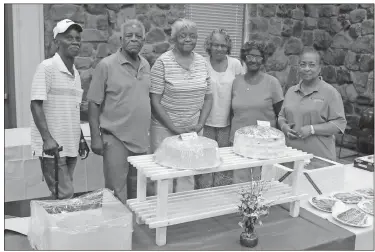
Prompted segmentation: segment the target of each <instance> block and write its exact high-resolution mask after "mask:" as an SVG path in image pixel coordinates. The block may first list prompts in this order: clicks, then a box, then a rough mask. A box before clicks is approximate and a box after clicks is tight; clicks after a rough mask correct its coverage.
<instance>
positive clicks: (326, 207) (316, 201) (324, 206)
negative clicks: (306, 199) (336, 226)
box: [311, 197, 337, 213]
mask: <svg viewBox="0 0 375 252" xmlns="http://www.w3.org/2000/svg"><path fill="white" fill-rule="evenodd" d="M336 202H337V200H335V199H330V198H328V197H327V198H323V197H313V198H312V199H311V204H312V205H313V206H314V207H316V208H317V209H319V210H322V211H324V212H329V213H332V207H333V206H334V205H335V203H336Z"/></svg>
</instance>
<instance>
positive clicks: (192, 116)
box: [150, 50, 212, 127]
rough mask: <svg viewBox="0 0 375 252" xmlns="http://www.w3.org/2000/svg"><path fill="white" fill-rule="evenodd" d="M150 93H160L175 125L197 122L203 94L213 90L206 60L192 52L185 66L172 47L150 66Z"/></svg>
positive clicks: (186, 125)
mask: <svg viewBox="0 0 375 252" xmlns="http://www.w3.org/2000/svg"><path fill="white" fill-rule="evenodd" d="M150 93H154V94H161V95H162V98H161V105H162V106H163V107H164V109H165V111H166V112H167V114H168V115H169V118H170V119H171V120H172V122H173V124H174V125H175V126H177V127H188V126H192V125H195V124H197V123H198V120H199V116H200V111H201V109H202V107H203V103H204V97H205V95H206V94H211V93H212V91H211V81H210V75H209V70H208V66H207V62H206V60H205V59H204V57H203V56H201V55H199V54H197V53H194V59H193V62H192V64H191V65H190V68H189V69H185V68H183V67H181V65H180V64H178V63H177V61H176V59H175V57H174V54H173V52H172V50H171V51H167V52H166V53H164V54H162V55H161V56H160V57H159V58H158V59H157V60H156V62H155V64H154V65H153V67H152V69H151V89H150ZM152 119H153V120H154V121H155V122H157V119H156V118H154V117H152ZM159 124H160V123H159Z"/></svg>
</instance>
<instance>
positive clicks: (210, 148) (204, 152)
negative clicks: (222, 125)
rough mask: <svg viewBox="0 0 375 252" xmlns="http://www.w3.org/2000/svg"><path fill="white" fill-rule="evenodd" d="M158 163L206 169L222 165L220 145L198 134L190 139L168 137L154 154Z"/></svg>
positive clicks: (176, 166) (180, 167)
mask: <svg viewBox="0 0 375 252" xmlns="http://www.w3.org/2000/svg"><path fill="white" fill-rule="evenodd" d="M154 160H155V162H156V163H157V164H159V165H162V166H165V167H170V168H176V169H192V170H195V169H204V168H214V167H218V166H219V165H220V163H221V162H220V156H219V146H218V144H217V142H216V141H214V140H211V139H209V138H206V137H203V136H198V137H196V138H193V139H189V140H182V139H181V137H180V136H179V135H178V136H172V137H167V138H165V139H164V140H163V142H162V143H161V144H160V146H159V148H158V149H157V150H156V152H155V154H154Z"/></svg>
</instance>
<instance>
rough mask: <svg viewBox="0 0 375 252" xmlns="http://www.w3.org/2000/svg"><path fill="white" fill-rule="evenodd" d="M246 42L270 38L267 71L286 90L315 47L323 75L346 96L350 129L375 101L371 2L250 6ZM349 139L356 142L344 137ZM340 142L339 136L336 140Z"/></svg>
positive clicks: (346, 111)
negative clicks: (305, 51)
mask: <svg viewBox="0 0 375 252" xmlns="http://www.w3.org/2000/svg"><path fill="white" fill-rule="evenodd" d="M246 15H247V16H248V19H247V20H248V29H249V30H248V31H247V34H248V39H249V38H253V39H268V40H270V41H272V42H273V43H274V44H275V46H276V47H275V53H274V54H273V56H272V57H270V58H269V59H268V60H267V62H266V71H267V72H268V73H270V74H272V75H274V76H275V77H277V78H278V79H279V80H280V82H281V84H282V86H283V89H284V91H286V90H287V89H288V88H289V87H290V86H292V85H295V84H296V83H297V82H298V75H297V69H298V66H297V64H298V60H299V56H298V54H299V53H300V52H301V51H302V49H303V48H304V47H305V46H314V47H316V48H317V49H318V50H319V52H320V54H321V56H322V59H323V62H324V65H323V67H322V72H321V75H322V76H323V79H324V80H325V81H326V82H328V83H330V84H332V85H333V86H334V87H335V88H336V89H337V90H338V91H339V92H340V94H341V95H342V97H343V101H344V107H345V113H346V118H347V120H348V126H349V127H356V125H358V120H359V115H360V114H361V113H362V111H363V110H364V109H367V108H369V107H372V106H373V101H374V71H373V69H374V5H373V4H330V5H328V4H327V5H324V4H319V5H315V4H249V5H248V13H247V14H246ZM346 138H347V139H345V140H346V141H354V142H355V138H354V137H353V136H346ZM338 139H340V140H341V138H338Z"/></svg>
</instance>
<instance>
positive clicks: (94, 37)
mask: <svg viewBox="0 0 375 252" xmlns="http://www.w3.org/2000/svg"><path fill="white" fill-rule="evenodd" d="M43 6H44V41H45V42H44V48H45V57H46V58H50V57H51V56H53V55H54V53H55V52H56V47H55V45H54V43H53V32H52V30H53V28H54V27H55V25H56V23H57V22H58V21H60V20H62V19H64V18H69V19H71V20H73V21H75V22H78V23H80V24H81V25H82V26H83V28H84V29H83V32H82V34H81V35H82V45H81V51H80V54H79V56H78V57H77V58H76V60H75V65H76V67H77V69H78V71H79V72H80V75H81V79H82V87H83V89H84V94H83V100H84V101H83V105H82V112H83V113H82V119H83V120H85V119H86V118H87V102H86V93H87V90H88V88H89V85H90V81H91V77H92V72H93V70H94V69H95V66H96V65H97V64H98V62H99V61H100V60H101V59H102V58H104V57H106V56H108V55H110V54H112V53H114V52H115V51H116V50H117V49H118V48H120V46H121V42H120V36H121V24H122V23H124V22H125V21H126V20H127V19H133V18H136V19H138V20H140V21H141V22H142V23H143V24H144V26H145V28H146V41H145V45H144V47H143V48H142V51H141V54H142V55H143V56H144V57H145V58H146V59H147V60H148V61H149V63H150V64H151V65H152V64H153V63H154V62H155V60H156V59H157V58H158V57H159V56H160V55H161V54H162V53H164V52H166V51H167V50H168V49H169V48H170V46H171V43H170V41H169V38H170V34H171V24H172V23H173V22H174V21H175V20H177V19H178V18H180V17H184V16H185V12H184V9H185V6H184V5H183V4H44V5H43Z"/></svg>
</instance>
